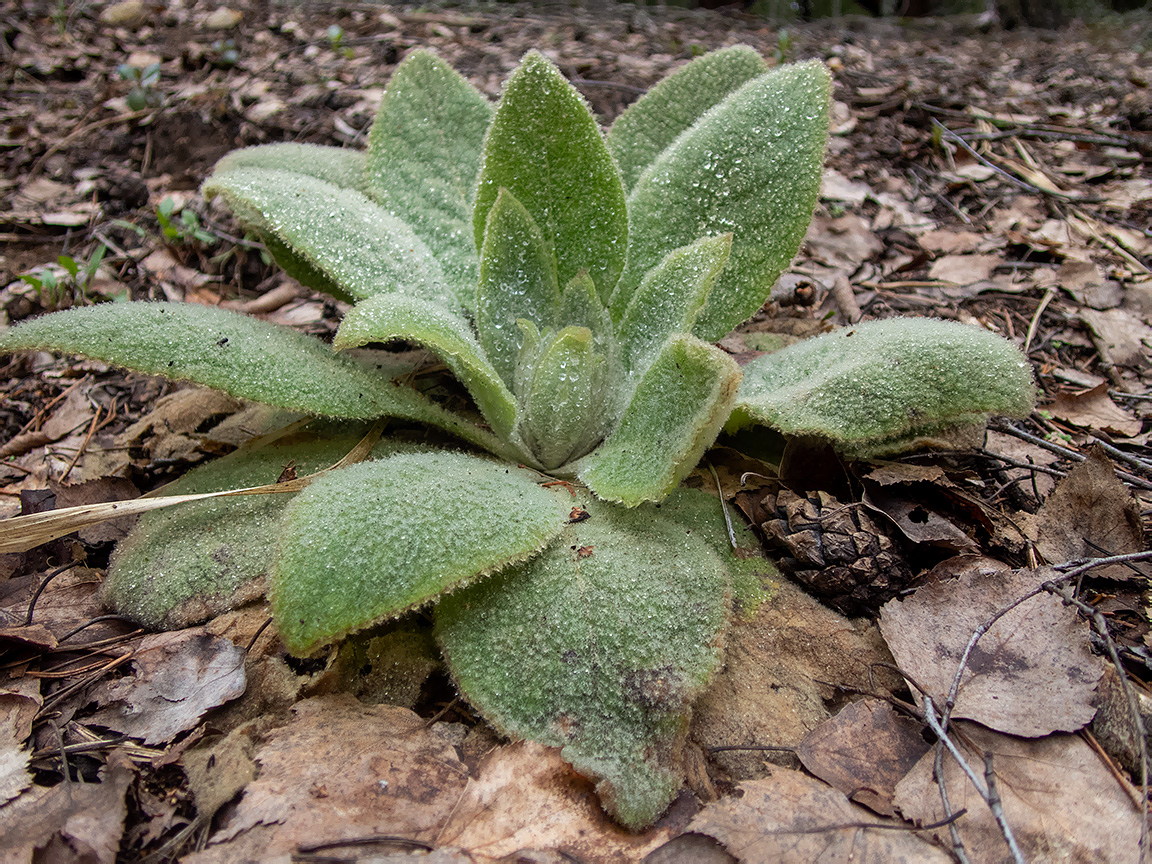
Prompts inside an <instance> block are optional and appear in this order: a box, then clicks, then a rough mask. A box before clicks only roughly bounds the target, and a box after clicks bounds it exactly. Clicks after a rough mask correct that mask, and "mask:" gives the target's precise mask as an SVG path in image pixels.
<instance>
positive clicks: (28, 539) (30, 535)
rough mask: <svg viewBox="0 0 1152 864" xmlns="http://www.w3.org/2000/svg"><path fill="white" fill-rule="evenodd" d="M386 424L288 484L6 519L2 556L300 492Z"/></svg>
mask: <svg viewBox="0 0 1152 864" xmlns="http://www.w3.org/2000/svg"><path fill="white" fill-rule="evenodd" d="M383 429H384V427H383V424H381V423H378V424H376V426H374V427H373V428H372V429H371V431H369V432H368V434H367V435H365V436H364V437H363V438H362V439H361V440H360V442H359V443H358V444H357V445H356V446H355V447H353V448H352V449H351V450H350V451H349V452H348V454H347V455H346V456H344V458H343V459H341V460H340V461H339V462H337V463H336V464H335V465H332V466H330V467H328V468H324V469H322V470H320V471H317V472H316V473H315V474H309V475H308V476H306V477H298V478H296V479H295V480H289V481H287V482H284V483H271V484H268V485H265V486H250V487H248V488H246V489H228V490H225V491H223V492H202V493H199V494H196V495H166V496H158V497H155V498H149V497H146V496H145V497H141V498H137V499H136V500H134V501H109V502H106V503H104V504H83V505H81V506H79V507H65V508H64V509H63V510H50V511H48V512H47V513H32V514H29V515H28V516H16V517H14V518H12V519H8V520H6V521H5V522H4V523H3V525H4V533H3V536H0V554H6V553H9V552H27V551H28V550H29V549H32V548H34V547H36V546H39V545H40V544H42V543H48V542H49V541H51V540H55V539H57V538H59V537H63V536H65V535H67V534H71V533H72V532H73V531H78V530H80V529H81V528H87V527H89V526H90V525H98V524H99V523H101V522H106V521H108V520H109V519H117V518H119V517H121V516H136V515H138V514H140V513H147V512H148V511H149V510H159V509H161V508H163V507H174V506H175V505H177V504H187V503H189V502H191V501H204V500H206V499H208V498H223V497H227V496H229V495H277V494H280V493H283V492H299V491H300V490H302V489H303V488H305V487H306V486H307V485H308V484H309V483H311V482H312V481H313V480H314V479H316V478H317V477H319V476H320V475H322V474H325V473H327V472H329V471H334V470H336V469H337V468H343V467H345V466H347V465H351V464H353V463H356V462H361V461H363V460H364V459H365V458H366V457H367V456H368V454H369V453H370V452H371V450H372V447H373V446H374V445H375V444H376V442H377V441H378V440H379V439H380V434H381V433H382V432H383Z"/></svg>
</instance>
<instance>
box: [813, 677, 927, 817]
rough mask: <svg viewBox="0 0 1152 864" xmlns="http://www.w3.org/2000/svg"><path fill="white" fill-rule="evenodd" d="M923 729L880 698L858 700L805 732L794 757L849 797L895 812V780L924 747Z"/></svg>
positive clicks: (883, 812)
mask: <svg viewBox="0 0 1152 864" xmlns="http://www.w3.org/2000/svg"><path fill="white" fill-rule="evenodd" d="M922 728H923V727H922V725H921V724H920V723H919V722H917V721H915V720H913V719H911V718H910V717H906V716H904V715H902V714H898V713H897V712H896V709H894V708H893V707H892V706H891V705H889V704H888V703H887V702H885V701H883V700H881V699H861V700H860V701H858V702H852V703H850V704H849V705H847V706H845V707H844V709H843V710H842V711H841V712H840V713H839V714H837V715H836V716H835V717H833V718H832V719H831V720H829V721H827V722H826V723H822V724H821V725H820V726H817V727H816V728H815V729H813V730H812V731H811V732H809V733H808V734H807V735H806V736H805V738H804V740H803V741H801V742H800V746H799V747H798V748H797V750H796V755H797V756H799V757H800V761H801V762H802V763H803V765H804V767H805V768H807V769H808V770H809V771H811V772H812V773H813V774H815V775H816V776H817V777H819V778H820V779H821V780H823V781H824V782H825V783H828V784H829V785H830V786H832V787H833V788H834V789H839V790H840V791H841V792H843V793H844V794H845V795H847V796H848V798H849V799H850V800H852V801H854V802H855V803H857V804H863V805H864V806H865V807H867V808H869V809H870V810H874V811H876V812H877V813H879V814H880V815H881V816H895V815H896V813H895V811H894V810H893V809H892V797H893V796H894V795H895V794H896V784H897V783H899V782H900V780H901V779H902V778H903V777H904V775H905V774H907V773H908V772H909V771H910V770H911V769H912V766H913V765H915V764H916V762H917V761H918V760H919V759H920V757H921V756H923V755H924V754H925V753H927V752H928V749H929V745H928V743H927V742H926V741H925V740H924V738H923V736H922V735H921V731H922Z"/></svg>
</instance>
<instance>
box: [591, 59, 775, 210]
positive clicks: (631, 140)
mask: <svg viewBox="0 0 1152 864" xmlns="http://www.w3.org/2000/svg"><path fill="white" fill-rule="evenodd" d="M767 71H768V64H767V63H765V62H764V58H763V57H761V56H760V54H759V53H758V52H757V51H756V50H755V49H753V48H749V47H748V46H747V45H733V46H732V47H730V48H721V49H720V50H719V51H711V52H709V53H707V54H705V55H704V56H703V57H697V58H696V59H695V60H693V61H691V62H690V63H688V64H686V65H684V66H681V67H680V68H679V69H677V70H676V71H675V72H673V73H672V74H671V75H669V76H668V77H667V78H665V79H664V80H662V81H661V82H660V83H658V84H657V85H656V86H655V87H653V88H652V89H651V90H649V91H648V92H647V93H645V94H644V95H643V96H641V97H640V98H639V99H637V100H636V101H635V102H633V103H632V104H631V105H629V106H628V108H627V109H626V110H625V111H624V113H622V114H621V115H620V116H619V117H617V118H616V122H615V123H613V124H612V128H611V129H610V130H608V135H607V137H606V139H605V143H607V145H608V149H609V150H610V151H611V152H612V155H613V156H615V157H616V164H618V165H619V166H620V179H621V180H622V181H623V182H624V189H625V191H631V189H632V187H633V186H634V185H635V183H636V181H637V180H638V179H639V178H640V175H641V174H642V173H643V171H644V169H645V168H647V167H648V166H649V165H650V164H652V162H653V160H655V158H656V157H657V156H659V155H660V154H661V153H662V152H663V151H664V149H665V148H667V147H668V145H669V144H671V143H672V142H673V141H674V140H676V136H678V135H679V134H680V133H681V132H683V131H684V130H685V129H687V128H688V127H689V126H691V125H692V124H693V123H695V122H696V121H697V120H698V119H699V118H700V115H701V114H703V113H704V112H705V111H707V110H708V109H709V108H711V107H712V106H713V105H715V104H716V103H717V102H719V101H720V100H722V99H723V98H724V97H725V96H727V95H728V94H729V93H731V92H732V91H733V90H735V89H736V88H738V87H739V86H740V85H742V84H743V83H744V82H746V81H748V80H749V79H751V78H755V77H756V76H757V75H763V74H764V73H765V72H767Z"/></svg>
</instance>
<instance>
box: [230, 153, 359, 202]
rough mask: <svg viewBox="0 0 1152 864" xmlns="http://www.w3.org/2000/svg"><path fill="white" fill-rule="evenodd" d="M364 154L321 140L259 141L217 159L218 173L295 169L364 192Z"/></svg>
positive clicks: (294, 171)
mask: <svg viewBox="0 0 1152 864" xmlns="http://www.w3.org/2000/svg"><path fill="white" fill-rule="evenodd" d="M365 161H366V160H365V157H364V153H363V152H362V151H360V150H349V149H346V148H344V147H323V146H320V145H318V144H293V143H282V144H260V145H258V146H256V147H242V148H240V149H239V150H233V151H232V152H231V153H229V154H228V155H226V156H224V158H222V159H221V160H220V161H219V162H217V163H216V165H215V167H214V168H213V169H212V171H213V173H215V174H224V173H226V172H228V171H235V170H236V169H238V168H265V169H271V170H273V171H292V172H293V173H296V174H305V175H307V176H309V177H315V178H316V179H317V180H325V181H327V182H328V183H331V184H332V185H334V186H339V187H341V188H343V189H356V190H357V191H359V192H364V191H365V187H366V186H367V180H366V178H365Z"/></svg>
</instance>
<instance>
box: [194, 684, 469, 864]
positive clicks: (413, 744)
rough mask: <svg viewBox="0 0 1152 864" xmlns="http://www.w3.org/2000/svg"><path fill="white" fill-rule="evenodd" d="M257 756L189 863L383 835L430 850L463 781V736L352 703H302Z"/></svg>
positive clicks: (400, 711)
mask: <svg viewBox="0 0 1152 864" xmlns="http://www.w3.org/2000/svg"><path fill="white" fill-rule="evenodd" d="M293 714H294V715H295V716H294V719H293V720H292V722H290V723H289V724H288V725H287V726H284V727H282V728H280V729H276V730H274V731H273V732H271V733H270V734H269V735H268V738H267V740H266V742H265V743H264V744H263V745H261V746H259V747H258V748H257V750H256V762H257V764H259V766H260V776H259V778H258V779H256V780H255V781H253V782H252V783H249V784H248V786H247V788H245V790H244V795H243V797H242V798H241V799H240V803H239V804H238V805H236V808H235V810H233V811H231V812H230V813H229V814H228V816H227V817H226V818H225V819H224V821H223V822H222V823H221V825H220V830H219V831H217V832H216V834H215V835H213V837H212V839H211V841H210V843H209V846H208V847H207V848H206V849H205V850H204V851H202V852H198V853H196V854H194V855H191V856H189V857H188V858H186V859H185V861H187V862H188V864H208V862H220V864H231V862H235V861H242V860H267V859H270V858H274V857H276V856H287V855H290V854H292V853H293V852H295V851H296V850H297V849H298V848H299V847H301V846H305V845H311V844H316V843H326V842H332V843H336V842H339V841H347V840H352V839H358V838H363V837H374V836H380V835H387V836H393V837H402V838H406V839H411V840H419V841H423V842H426V843H431V842H433V841H434V840H435V839H436V836H437V834H438V833H439V829H440V826H442V825H443V824H444V823H445V822H446V821H447V819H448V817H449V815H450V814H451V812H452V809H453V808H454V807H455V806H456V804H457V802H459V800H460V796H461V794H462V793H463V792H464V789H465V786H466V785H467V782H468V771H467V768H466V767H465V766H464V764H463V763H462V762H461V761H460V758H459V756H458V755H457V753H456V750H455V748H454V746H453V745H454V744H455V743H457V742H458V740H459V739H460V737H461V736H460V735H458V734H456V733H457V731H458V729H459V727H453V726H449V725H448V724H443V723H437V724H433V725H431V726H429V725H428V723H427V722H426V721H425V720H423V719H422V718H421V717H419V716H418V715H416V714H414V713H413V712H411V711H408V710H407V709H405V708H392V707H389V706H385V705H375V706H367V705H363V704H361V703H359V702H357V701H356V700H355V699H353V698H352V697H351V696H322V697H319V698H316V699H309V700H306V701H304V702H300V703H298V704H297V705H296V706H295V707H294V708H293Z"/></svg>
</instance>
